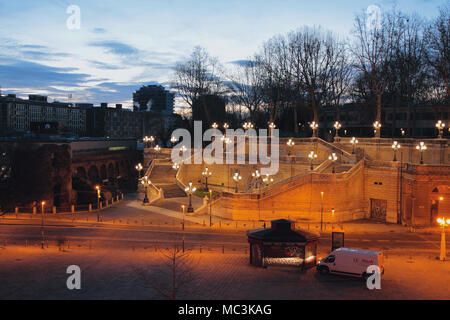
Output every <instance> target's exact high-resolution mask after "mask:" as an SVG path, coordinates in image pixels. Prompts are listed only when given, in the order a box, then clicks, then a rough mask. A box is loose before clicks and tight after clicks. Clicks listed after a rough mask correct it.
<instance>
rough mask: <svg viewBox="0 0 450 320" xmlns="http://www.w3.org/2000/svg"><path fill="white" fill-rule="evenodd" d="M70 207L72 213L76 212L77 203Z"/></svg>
mask: <svg viewBox="0 0 450 320" xmlns="http://www.w3.org/2000/svg"><path fill="white" fill-rule="evenodd" d="M70 208H71V211H72V213H75V205H72V206H71V207H70Z"/></svg>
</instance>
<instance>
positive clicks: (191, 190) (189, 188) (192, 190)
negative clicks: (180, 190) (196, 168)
mask: <svg viewBox="0 0 450 320" xmlns="http://www.w3.org/2000/svg"><path fill="white" fill-rule="evenodd" d="M196 190H197V188H196V187H194V186H193V185H192V182H189V184H188V186H187V187H186V189H184V191H186V192H187V194H188V195H189V205H188V208H187V212H194V208H193V207H192V193H194V192H195V191H196Z"/></svg>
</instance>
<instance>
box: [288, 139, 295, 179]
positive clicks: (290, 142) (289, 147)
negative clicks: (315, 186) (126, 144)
mask: <svg viewBox="0 0 450 320" xmlns="http://www.w3.org/2000/svg"><path fill="white" fill-rule="evenodd" d="M286 145H287V147H288V157H289V162H290V164H291V177H292V175H293V168H292V156H291V154H292V148H293V147H294V146H295V142H294V140H293V139H292V138H290V139H289V140H288V142H286Z"/></svg>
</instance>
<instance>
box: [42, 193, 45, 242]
mask: <svg viewBox="0 0 450 320" xmlns="http://www.w3.org/2000/svg"><path fill="white" fill-rule="evenodd" d="M44 210H45V201H42V202H41V236H42V239H41V248H42V249H44V243H45V236H44V225H45V220H44V219H45V218H44V216H45V211H44Z"/></svg>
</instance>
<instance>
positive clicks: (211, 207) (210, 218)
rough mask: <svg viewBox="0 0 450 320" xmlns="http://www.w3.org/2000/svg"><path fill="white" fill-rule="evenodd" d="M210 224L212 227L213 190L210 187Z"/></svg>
mask: <svg viewBox="0 0 450 320" xmlns="http://www.w3.org/2000/svg"><path fill="white" fill-rule="evenodd" d="M209 226H210V227H212V190H211V189H209Z"/></svg>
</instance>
